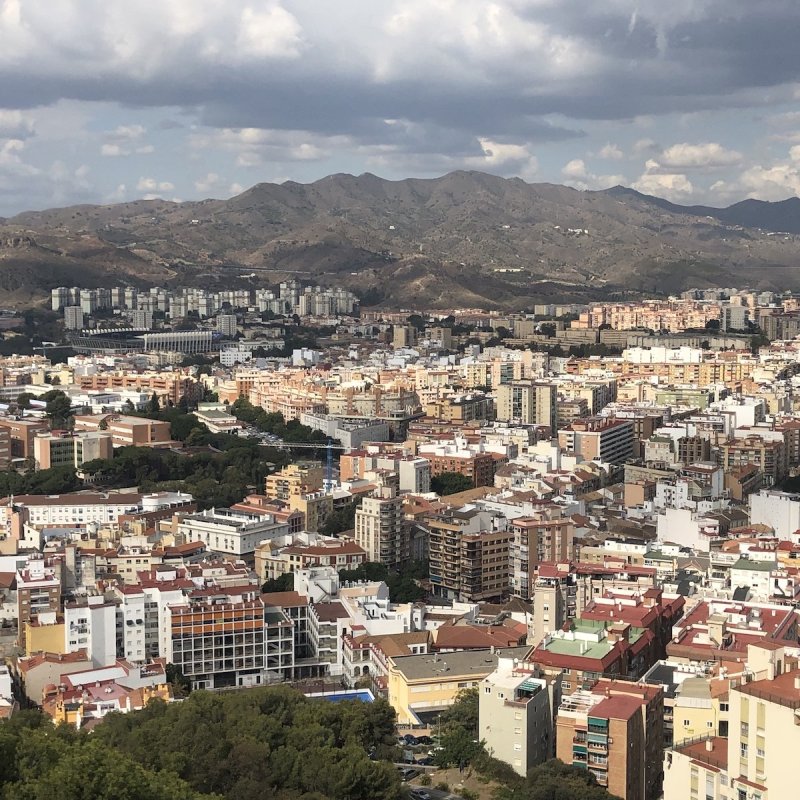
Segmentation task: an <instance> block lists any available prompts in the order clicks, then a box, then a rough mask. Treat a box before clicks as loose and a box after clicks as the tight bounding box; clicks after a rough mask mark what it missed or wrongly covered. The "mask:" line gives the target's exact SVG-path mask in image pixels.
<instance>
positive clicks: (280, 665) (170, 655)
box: [165, 591, 294, 689]
mask: <svg viewBox="0 0 800 800" xmlns="http://www.w3.org/2000/svg"><path fill="white" fill-rule="evenodd" d="M166 624H167V630H168V631H169V638H168V641H167V652H166V653H165V657H166V659H167V661H168V662H169V663H172V664H175V665H176V666H177V667H178V669H180V671H181V672H182V673H183V674H184V675H185V676H186V677H187V678H189V679H190V680H191V682H192V686H193V687H194V688H195V689H221V688H229V687H247V686H260V685H264V684H267V683H272V682H278V681H281V680H283V678H284V675H291V673H292V669H293V663H294V638H293V634H292V621H291V620H290V619H289V618H288V616H286V614H284V612H283V611H281V610H280V609H277V608H274V607H270V606H267V605H266V604H265V603H264V601H263V600H262V599H261V598H260V597H258V596H255V595H254V594H252V593H250V594H239V593H236V594H226V593H225V592H224V591H209V592H204V593H202V595H201V596H194V597H191V598H190V603H189V604H188V605H180V606H169V607H168V609H167V615H166Z"/></svg>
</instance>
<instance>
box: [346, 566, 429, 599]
mask: <svg viewBox="0 0 800 800" xmlns="http://www.w3.org/2000/svg"><path fill="white" fill-rule="evenodd" d="M427 577H428V562H427V561H407V562H404V563H403V564H402V565H401V566H400V568H399V569H398V570H390V569H389V568H388V567H387V566H386V565H385V564H380V563H377V562H373V561H368V562H367V563H365V564H361V565H359V566H358V567H356V569H350V570H346V569H344V570H341V571H340V572H339V580H340V581H341V582H342V583H348V582H351V581H384V582H385V583H386V585H387V586H388V587H389V599H390V600H391V601H392V602H393V603H413V602H416V601H417V600H422V599H423V598H424V597H425V590H424V589H422V587H421V586H420V585H419V584H418V583H417V581H418V580H420V579H425V578H427Z"/></svg>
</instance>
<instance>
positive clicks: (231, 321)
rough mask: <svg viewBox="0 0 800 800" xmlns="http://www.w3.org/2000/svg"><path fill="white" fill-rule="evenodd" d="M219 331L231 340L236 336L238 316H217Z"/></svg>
mask: <svg viewBox="0 0 800 800" xmlns="http://www.w3.org/2000/svg"><path fill="white" fill-rule="evenodd" d="M217 331H218V332H219V333H221V334H222V335H223V336H227V337H228V338H230V339H232V338H233V337H234V336H236V314H220V315H219V316H217Z"/></svg>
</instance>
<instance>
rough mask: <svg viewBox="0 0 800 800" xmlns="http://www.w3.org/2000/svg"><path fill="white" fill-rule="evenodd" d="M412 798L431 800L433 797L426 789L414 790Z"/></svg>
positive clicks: (415, 799)
mask: <svg viewBox="0 0 800 800" xmlns="http://www.w3.org/2000/svg"><path fill="white" fill-rule="evenodd" d="M411 796H412V797H413V798H414V800H431V796H430V795H429V794H428V793H427V792H426V791H425V790H424V789H412V790H411Z"/></svg>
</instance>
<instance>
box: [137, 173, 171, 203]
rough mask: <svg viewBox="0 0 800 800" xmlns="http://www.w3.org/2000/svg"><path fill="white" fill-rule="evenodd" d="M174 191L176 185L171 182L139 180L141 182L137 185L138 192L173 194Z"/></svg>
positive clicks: (153, 179) (149, 179) (148, 179)
mask: <svg viewBox="0 0 800 800" xmlns="http://www.w3.org/2000/svg"><path fill="white" fill-rule="evenodd" d="M174 189H175V184H173V183H171V182H170V181H159V180H156V179H155V178H139V182H138V183H137V184H136V191H137V192H149V193H153V192H171V191H173V190H174ZM149 199H153V198H149Z"/></svg>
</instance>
